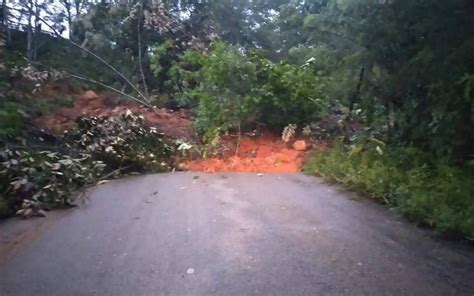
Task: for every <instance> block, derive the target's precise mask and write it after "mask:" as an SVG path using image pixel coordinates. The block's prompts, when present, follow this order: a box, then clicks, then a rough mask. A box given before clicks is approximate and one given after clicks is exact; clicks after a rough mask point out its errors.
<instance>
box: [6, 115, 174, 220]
mask: <svg viewBox="0 0 474 296" xmlns="http://www.w3.org/2000/svg"><path fill="white" fill-rule="evenodd" d="M77 125H78V126H77V128H76V129H74V130H72V131H69V132H66V133H65V136H64V139H63V141H64V142H63V143H62V144H63V145H60V146H59V147H56V148H57V149H58V148H59V150H61V151H64V152H62V153H59V152H52V151H35V150H33V148H32V147H34V146H31V145H27V143H26V140H23V143H22V144H19V145H18V146H14V147H15V148H8V147H4V148H3V149H2V150H0V216H7V215H10V214H12V213H13V211H14V210H17V209H19V208H22V211H23V212H22V214H25V215H24V216H30V215H31V214H32V211H33V210H34V209H36V210H38V209H40V208H41V207H44V206H48V207H49V206H56V205H67V204H69V202H70V201H71V198H72V196H73V194H74V193H75V192H76V191H77V190H78V189H80V188H81V187H83V186H86V185H92V184H94V183H95V182H97V181H98V180H100V179H101V178H103V177H104V176H105V175H115V174H121V173H122V174H123V173H127V172H136V171H139V172H157V171H164V170H167V169H169V168H170V164H169V163H168V162H169V157H170V154H171V152H172V149H171V147H170V146H168V145H167V144H166V143H165V141H164V139H163V135H162V134H161V133H159V132H158V131H157V130H156V129H155V128H152V127H148V126H147V125H146V124H145V122H144V119H143V117H141V116H135V115H133V114H132V113H131V112H130V111H127V112H126V113H124V114H123V115H122V116H120V117H119V118H108V117H101V118H98V117H92V118H78V119H77ZM29 146H30V148H28V147H29ZM63 146H64V147H63ZM16 147H19V148H16ZM66 153H67V154H66ZM25 200H26V201H27V202H26V203H25ZM20 212H21V211H20Z"/></svg>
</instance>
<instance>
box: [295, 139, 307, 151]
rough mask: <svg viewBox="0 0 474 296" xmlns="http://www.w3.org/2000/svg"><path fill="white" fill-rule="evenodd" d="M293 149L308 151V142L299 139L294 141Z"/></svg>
mask: <svg viewBox="0 0 474 296" xmlns="http://www.w3.org/2000/svg"><path fill="white" fill-rule="evenodd" d="M293 149H294V150H296V151H306V150H307V149H308V144H306V141H304V140H299V141H296V142H294V143H293Z"/></svg>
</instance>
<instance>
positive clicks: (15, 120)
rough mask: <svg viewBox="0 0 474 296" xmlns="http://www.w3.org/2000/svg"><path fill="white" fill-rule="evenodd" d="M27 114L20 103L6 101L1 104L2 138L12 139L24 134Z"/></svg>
mask: <svg viewBox="0 0 474 296" xmlns="http://www.w3.org/2000/svg"><path fill="white" fill-rule="evenodd" d="M24 125H25V116H24V113H22V112H21V111H20V110H19V106H18V104H15V103H12V102H6V103H4V104H2V105H0V139H2V140H5V139H11V138H15V137H18V136H20V135H21V134H22V132H23V128H24Z"/></svg>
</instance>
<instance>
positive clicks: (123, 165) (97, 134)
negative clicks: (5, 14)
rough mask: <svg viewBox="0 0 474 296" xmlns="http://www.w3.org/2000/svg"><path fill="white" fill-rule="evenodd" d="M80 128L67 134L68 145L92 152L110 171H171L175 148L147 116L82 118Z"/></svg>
mask: <svg viewBox="0 0 474 296" xmlns="http://www.w3.org/2000/svg"><path fill="white" fill-rule="evenodd" d="M76 123H77V128H76V129H74V130H71V131H68V132H66V133H65V140H66V143H67V146H68V147H70V148H75V149H79V150H83V151H86V152H87V153H90V154H91V155H92V157H93V158H94V159H97V160H100V161H102V162H104V164H105V165H106V166H107V168H108V170H116V169H122V170H125V171H139V172H145V171H146V172H160V171H165V170H168V169H169V168H170V165H169V163H168V161H169V156H170V155H171V152H172V147H171V146H169V145H168V144H167V143H166V142H165V141H164V139H163V134H161V133H159V132H158V130H157V129H156V128H153V127H149V126H147V125H146V124H145V122H144V118H143V116H136V115H134V114H132V112H131V111H129V110H127V112H126V113H124V114H122V115H121V116H120V117H118V118H111V117H90V118H84V117H79V118H78V119H77V120H76Z"/></svg>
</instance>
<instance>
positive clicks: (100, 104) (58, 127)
mask: <svg viewBox="0 0 474 296" xmlns="http://www.w3.org/2000/svg"><path fill="white" fill-rule="evenodd" d="M127 109H129V110H131V111H132V112H133V113H136V114H140V115H143V116H144V117H145V119H146V120H147V121H148V122H149V123H150V124H151V125H153V126H156V127H157V128H159V129H160V130H161V131H162V132H163V133H165V134H166V135H167V136H169V137H171V138H174V139H178V138H184V139H191V138H192V125H193V120H192V118H191V116H190V114H188V113H187V112H186V111H184V110H180V111H176V112H173V111H172V110H168V109H164V108H155V109H154V110H151V109H150V108H147V107H145V106H143V105H140V104H139V103H136V102H133V101H122V102H120V101H119V99H117V96H116V95H115V94H112V93H101V94H100V95H98V94H96V93H95V92H94V91H91V90H88V91H86V92H84V93H83V94H82V95H79V96H78V97H77V98H76V99H75V101H74V105H73V106H72V108H67V107H62V108H58V109H56V110H55V111H54V112H53V113H50V114H46V115H44V116H41V117H39V118H37V120H36V123H37V125H38V126H40V127H42V128H46V129H49V130H52V131H54V132H56V133H61V132H63V131H64V130H68V129H72V128H74V126H75V123H74V120H75V119H76V118H77V117H78V116H117V115H120V114H122V113H123V112H125V111H126V110H127Z"/></svg>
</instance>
